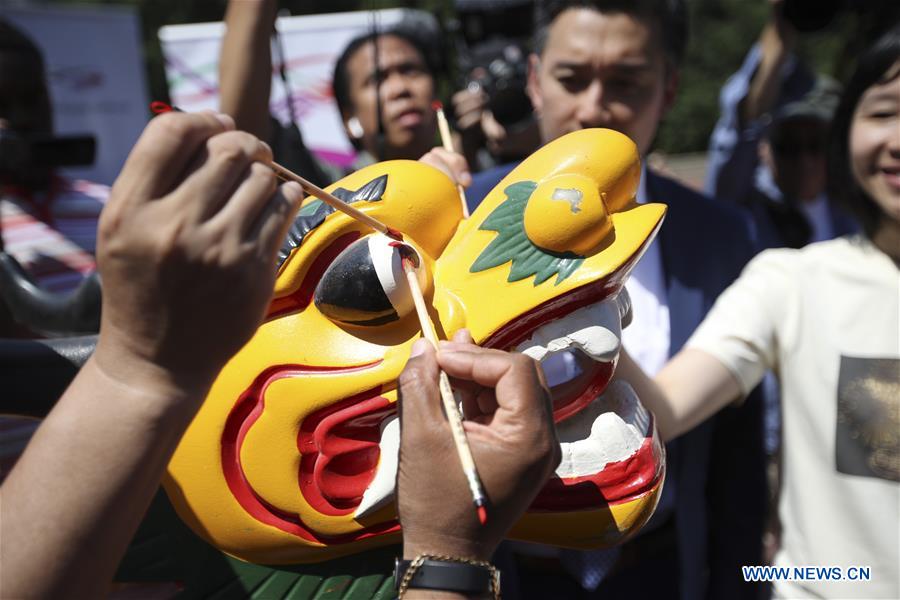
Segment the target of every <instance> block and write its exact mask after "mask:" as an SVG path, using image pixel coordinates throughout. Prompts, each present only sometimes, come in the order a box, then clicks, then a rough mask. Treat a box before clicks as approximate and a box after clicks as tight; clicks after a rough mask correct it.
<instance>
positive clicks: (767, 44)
mask: <svg viewBox="0 0 900 600" xmlns="http://www.w3.org/2000/svg"><path fill="white" fill-rule="evenodd" d="M779 10H780V9H779V8H778V7H777V6H776V7H773V17H772V19H770V20H769V22H768V23H766V25H765V27H764V28H763V31H762V33H761V34H760V37H759V46H760V51H761V54H762V56H761V57H760V62H759V67H758V68H757V70H756V72H755V73H754V74H753V78H752V79H751V80H750V88H749V89H748V90H747V96H746V97H745V98H744V100H743V101H742V102H741V105H740V115H741V123H742V124H744V125H746V124H747V123H750V122H752V121H754V120H756V119H758V118H759V117H761V116H762V115H764V114H766V113H768V112H769V111H771V110H772V109H773V108H774V107H775V103H776V102H777V101H778V95H779V92H780V90H781V78H782V75H781V70H782V68H783V67H784V64H785V61H787V58H788V56H790V53H791V50H792V49H793V45H794V37H795V34H794V31H793V29H792V28H791V26H790V25H789V24H788V23H787V22H785V21H784V18H783V17H782V16H781V15H780V14H778V11H779Z"/></svg>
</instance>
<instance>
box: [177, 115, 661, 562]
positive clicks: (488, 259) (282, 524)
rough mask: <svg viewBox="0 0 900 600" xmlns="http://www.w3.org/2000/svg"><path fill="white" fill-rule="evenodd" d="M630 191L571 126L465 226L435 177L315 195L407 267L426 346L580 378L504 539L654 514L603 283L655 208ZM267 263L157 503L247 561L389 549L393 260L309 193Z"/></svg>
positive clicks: (397, 334) (567, 386) (564, 387)
mask: <svg viewBox="0 0 900 600" xmlns="http://www.w3.org/2000/svg"><path fill="white" fill-rule="evenodd" d="M639 178H640V160H639V156H638V154H637V149H636V147H635V145H634V144H633V143H632V142H631V141H630V140H629V139H628V138H627V137H625V136H623V135H622V134H619V133H616V132H613V131H610V130H603V129H590V130H583V131H578V132H575V133H571V134H568V135H566V136H564V137H562V138H559V139H558V140H556V141H554V142H552V143H550V144H548V145H546V146H544V147H543V148H541V149H540V150H538V151H537V152H536V153H535V154H533V155H532V156H530V157H529V158H527V159H526V160H525V161H523V162H522V163H521V164H520V165H519V166H518V167H516V168H515V169H514V170H513V171H512V172H511V173H509V175H507V176H506V178H505V179H503V181H501V182H500V183H499V184H498V185H497V186H496V187H495V188H494V189H493V191H492V192H491V193H490V194H488V196H487V197H486V198H485V199H484V201H483V202H482V204H481V205H480V206H479V207H478V209H477V210H476V211H475V212H474V213H473V214H472V215H471V216H470V217H469V218H463V213H462V206H461V203H460V199H459V196H458V193H457V190H456V188H455V187H454V185H453V183H452V182H451V181H450V180H449V179H448V178H447V177H446V176H445V175H444V174H443V173H441V172H439V171H438V170H436V169H434V168H432V167H430V166H427V165H424V164H422V163H418V162H413V161H390V162H384V163H379V164H376V165H372V166H370V167H367V168H364V169H362V170H360V171H358V172H356V173H353V174H352V175H349V176H348V177H346V178H344V179H342V180H340V181H339V182H337V183H335V184H334V185H332V186H331V187H329V188H328V190H329V191H331V192H332V193H333V194H335V195H337V196H338V197H340V198H341V199H343V200H345V201H347V202H352V203H354V206H356V207H357V208H359V209H361V210H362V211H364V212H366V213H368V214H370V215H371V216H373V217H375V218H377V219H378V220H380V221H382V222H383V223H385V224H387V225H388V226H390V227H392V228H395V229H397V230H399V231H401V232H403V234H404V237H405V241H406V242H408V243H409V244H410V245H411V246H413V247H414V249H415V250H416V251H417V252H418V254H419V257H420V259H421V265H422V268H420V269H419V280H420V284H421V287H422V289H423V292H424V295H425V299H426V303H427V305H428V309H429V311H430V313H431V318H432V320H433V322H434V324H435V328H436V330H437V332H438V335H439V337H442V338H445V339H448V338H450V337H451V336H452V335H453V334H454V333H455V332H456V331H458V330H459V329H461V328H467V329H469V331H470V332H471V334H472V336H473V338H474V339H475V342H476V343H478V344H480V345H482V346H486V347H492V348H501V349H507V350H517V351H520V352H524V353H526V354H528V355H530V356H532V357H533V358H535V359H537V360H540V361H542V362H546V361H552V360H557V359H555V358H554V357H559V356H561V353H564V352H565V353H571V355H572V356H574V357H575V359H574V360H575V361H576V363H577V364H578V365H579V366H580V368H579V369H578V375H577V376H576V377H574V378H572V379H570V380H568V381H564V382H561V383H560V384H559V385H556V386H554V387H553V388H552V390H551V391H552V394H553V403H554V420H555V421H556V427H557V430H558V436H559V439H560V442H561V445H562V457H563V458H562V463H561V464H560V466H559V467H558V468H557V470H556V472H555V474H554V476H553V477H552V478H551V479H550V480H549V481H548V482H547V484H546V485H545V486H544V488H543V489H542V491H541V492H540V494H539V495H538V497H537V499H536V500H535V501H534V503H533V505H532V506H531V508H530V509H529V511H528V512H527V513H526V514H525V515H524V516H523V518H522V519H521V520H520V521H519V522H518V524H517V525H515V527H514V528H513V529H512V531H511V532H510V537H512V538H514V539H517V540H524V541H531V542H539V543H545V544H553V545H558V546H565V547H571V548H582V549H588V548H599V547H607V546H612V545H615V544H618V543H620V542H622V541H623V540H624V539H626V538H627V537H628V536H630V535H632V534H634V533H635V532H636V531H637V530H638V529H639V528H640V527H641V526H642V525H643V524H644V523H645V522H646V521H647V519H649V517H650V515H651V514H652V512H653V510H654V508H655V506H656V502H657V500H658V496H659V493H660V491H661V488H662V482H663V479H664V472H665V466H664V465H665V457H664V449H663V446H662V444H661V442H660V439H659V436H658V434H657V433H656V428H655V426H654V424H653V419H652V416H651V415H650V413H649V412H648V411H647V410H646V409H645V408H644V407H643V406H642V405H641V403H640V401H639V400H638V398H637V397H636V396H635V394H634V392H633V391H632V390H631V388H630V387H628V385H627V384H625V383H622V382H618V381H616V382H612V383H611V378H612V375H613V371H614V370H615V367H616V363H617V360H618V356H619V351H620V347H621V330H622V327H623V326H625V325H627V322H628V320H629V319H630V315H631V312H630V303H629V300H628V296H627V292H626V291H625V288H624V285H623V284H624V282H625V280H626V279H627V277H628V275H629V273H630V271H631V270H632V268H633V267H634V265H635V263H636V262H637V261H638V260H639V258H640V257H641V255H642V253H643V252H644V251H645V249H646V248H647V247H648V245H649V244H650V242H651V241H652V239H653V237H654V236H655V234H656V232H657V230H658V229H659V226H660V224H661V223H662V219H663V216H664V213H665V208H664V206H663V205H660V204H643V205H638V204H637V203H636V201H635V193H636V191H637V187H638V181H639ZM279 258H280V263H279V267H278V277H277V280H276V283H275V290H274V294H273V300H272V302H271V305H270V308H269V312H268V316H267V318H266V320H265V322H264V323H263V324H262V325H261V326H260V327H259V329H258V331H257V332H256V334H255V335H254V337H253V338H252V339H251V340H250V342H249V343H247V345H246V346H245V347H244V348H243V349H242V350H241V351H240V352H239V353H238V354H237V355H235V356H234V357H233V358H232V360H231V361H230V362H229V363H228V364H227V365H226V367H225V368H224V369H223V370H222V372H221V374H220V375H219V377H218V379H217V380H216V382H215V383H214V385H213V387H212V389H211V391H210V393H209V396H208V397H207V399H206V401H205V402H204V404H203V406H202V408H201V409H200V411H199V413H198V414H197V415H196V417H195V418H194V420H193V422H192V424H191V425H190V427H189V428H188V430H187V432H186V434H185V435H184V438H183V439H182V441H181V443H180V445H179V447H178V449H177V451H176V452H175V455H174V457H173V459H172V461H171V463H170V465H169V468H168V471H167V474H166V476H165V479H164V486H165V489H166V492H167V493H168V495H169V498H170V499H171V501H172V503H173V505H174V506H175V508H176V510H177V512H178V514H179V515H180V516H181V518H182V519H183V520H184V521H185V522H187V523H188V524H189V525H190V526H191V528H192V529H193V530H194V531H195V532H196V533H198V534H199V535H200V536H201V537H203V538H205V539H206V540H207V541H208V542H210V543H211V544H213V545H215V546H217V547H218V548H220V549H221V550H223V551H224V552H226V553H227V554H230V555H232V556H235V557H237V558H240V559H243V560H246V561H250V562H255V563H262V564H273V565H274V564H291V563H311V562H319V561H325V560H329V559H332V558H335V557H338V556H343V555H348V554H353V553H356V552H360V551H363V550H366V549H369V548H373V547H376V546H382V545H386V544H389V543H396V542H397V541H399V539H400V524H399V522H398V520H397V512H396V506H395V502H394V492H395V477H396V469H397V458H398V457H397V454H398V447H399V423H398V420H397V411H396V404H395V403H396V401H397V377H398V376H399V374H400V372H401V371H402V369H403V367H404V365H405V364H406V361H407V359H408V357H409V354H410V347H411V345H412V343H413V342H414V341H415V340H416V339H418V338H419V337H420V336H421V332H420V330H419V322H418V320H417V318H416V314H415V309H414V306H413V303H412V300H411V298H410V295H409V290H408V288H407V287H406V285H407V284H406V281H405V279H404V277H403V274H402V270H401V266H400V260H399V255H398V253H397V252H394V251H393V248H392V247H391V246H390V240H389V239H388V238H386V237H385V236H383V235H381V234H377V233H374V232H372V231H371V230H368V229H366V228H365V226H363V225H362V224H360V223H359V222H357V221H355V220H353V219H351V218H350V217H348V216H346V215H344V214H343V213H340V212H334V211H333V209H331V208H330V207H329V206H327V205H326V204H324V203H322V202H321V201H319V200H315V199H308V200H307V201H306V202H305V203H304V205H303V207H302V208H301V210H300V212H299V214H298V216H297V218H296V220H295V222H294V224H293V227H292V229H291V231H290V233H289V235H288V238H287V240H286V242H285V244H284V246H283V248H282V252H281V254H280V257H279ZM224 325H225V324H223V326H224Z"/></svg>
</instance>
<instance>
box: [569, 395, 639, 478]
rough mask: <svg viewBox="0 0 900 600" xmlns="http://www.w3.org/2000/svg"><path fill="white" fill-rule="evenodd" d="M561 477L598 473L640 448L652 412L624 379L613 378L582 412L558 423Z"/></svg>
mask: <svg viewBox="0 0 900 600" xmlns="http://www.w3.org/2000/svg"><path fill="white" fill-rule="evenodd" d="M556 427H557V429H556V430H557V435H558V436H559V439H560V449H561V450H562V459H561V460H560V463H559V466H558V467H557V468H556V474H557V475H558V476H559V477H562V478H571V477H582V476H585V475H592V474H594V473H599V472H600V471H602V470H603V469H604V467H606V465H608V464H610V463H613V462H618V461H621V460H625V459H626V458H628V457H629V456H631V455H633V454H634V453H635V452H637V451H638V450H639V449H640V447H641V445H642V444H643V443H644V438H645V437H646V436H647V435H648V434H649V432H650V414H649V413H648V412H647V410H646V409H645V408H644V407H643V406H642V405H641V403H640V402H639V401H638V398H637V396H636V395H635V393H634V390H632V389H631V386H629V385H628V384H627V383H625V382H621V381H619V382H613V383H612V384H610V386H609V387H608V388H607V390H606V392H604V394H603V395H602V396H601V397H600V398H598V399H597V400H595V401H594V402H592V403H591V404H590V405H588V406H587V408H585V410H583V411H582V412H580V413H578V414H577V415H574V416H573V417H572V418H570V419H568V420H566V421H563V422H562V423H559V424H557V426H556Z"/></svg>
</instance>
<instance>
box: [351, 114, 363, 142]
mask: <svg viewBox="0 0 900 600" xmlns="http://www.w3.org/2000/svg"><path fill="white" fill-rule="evenodd" d="M347 131H349V132H350V137H352V138H354V139H359V138H361V137H362V136H363V133H364V131H363V128H362V123H360V122H359V119H357V118H356V117H350V118H349V119H348V120H347Z"/></svg>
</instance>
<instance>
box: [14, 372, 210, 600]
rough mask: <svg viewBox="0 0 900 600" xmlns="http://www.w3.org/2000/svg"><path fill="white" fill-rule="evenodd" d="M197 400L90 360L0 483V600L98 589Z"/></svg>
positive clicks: (198, 394) (88, 593)
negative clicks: (133, 380) (132, 380)
mask: <svg viewBox="0 0 900 600" xmlns="http://www.w3.org/2000/svg"><path fill="white" fill-rule="evenodd" d="M202 397H203V391H202V390H199V389H194V390H178V389H177V388H176V387H173V386H170V385H157V386H151V385H138V386H135V385H131V384H127V383H124V382H122V381H121V380H119V379H118V378H116V377H115V376H111V375H110V374H108V373H107V372H105V371H104V369H103V368H102V367H100V366H99V365H98V361H97V360H96V358H92V359H91V360H90V361H88V363H87V364H86V365H85V367H84V368H83V369H82V370H81V372H80V373H79V374H78V376H77V377H76V378H75V380H74V381H73V383H72V385H71V386H70V387H69V389H68V390H67V391H66V393H65V394H64V395H63V396H62V398H61V399H60V401H59V402H58V403H57V405H56V407H55V408H54V409H53V411H52V412H51V413H50V414H49V415H48V417H47V419H46V420H45V421H44V423H43V424H42V425H41V427H40V428H39V429H38V431H37V432H36V434H35V436H34V438H33V440H32V442H31V443H30V444H29V446H28V448H27V449H26V451H25V453H24V454H23V456H22V457H21V459H20V460H19V462H18V464H17V465H16V467H15V468H14V469H13V471H12V472H11V473H10V475H9V477H8V478H7V480H6V481H5V482H4V484H3V488H2V495H3V519H2V538H3V544H2V563H3V570H4V577H3V590H2V595H3V597H10V598H21V597H27V596H39V597H62V596H64V595H65V594H67V593H71V591H72V590H78V591H79V594H81V595H83V596H84V597H91V598H95V597H103V596H105V595H106V593H107V591H108V590H107V587H108V585H109V581H110V580H111V578H112V575H113V573H114V571H115V569H116V567H117V565H118V562H119V559H120V557H121V556H122V554H123V553H124V551H125V548H126V546H127V545H128V542H129V541H130V539H131V537H132V535H133V534H134V531H135V529H136V528H137V525H138V523H139V521H140V519H141V518H142V516H143V514H144V512H145V510H146V508H147V505H148V504H149V502H150V500H151V498H152V497H153V494H154V493H155V491H156V489H157V487H158V485H159V480H160V477H161V475H162V472H163V470H164V468H165V465H166V464H167V463H168V460H169V457H170V456H171V454H172V452H173V451H174V449H175V446H176V445H177V443H178V440H179V438H180V436H181V434H182V433H183V431H184V429H185V428H186V427H187V425H188V423H189V422H190V419H191V416H192V415H193V412H194V410H196V407H197V406H198V404H199V402H200V401H201V400H202ZM35 557H40V560H35Z"/></svg>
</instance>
